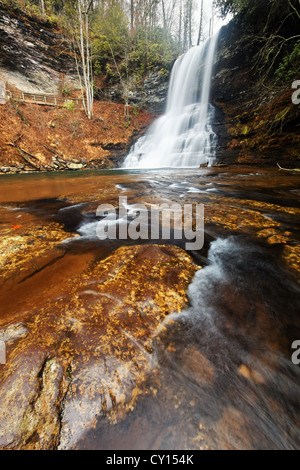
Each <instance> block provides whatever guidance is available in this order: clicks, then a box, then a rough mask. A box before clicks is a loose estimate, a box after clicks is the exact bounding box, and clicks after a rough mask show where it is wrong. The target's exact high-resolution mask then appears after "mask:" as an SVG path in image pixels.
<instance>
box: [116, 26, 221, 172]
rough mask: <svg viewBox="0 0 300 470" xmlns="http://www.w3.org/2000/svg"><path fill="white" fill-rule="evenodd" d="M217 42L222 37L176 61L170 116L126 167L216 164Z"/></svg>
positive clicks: (129, 157)
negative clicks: (213, 99) (213, 95)
mask: <svg viewBox="0 0 300 470" xmlns="http://www.w3.org/2000/svg"><path fill="white" fill-rule="evenodd" d="M217 41H218V34H216V35H215V36H214V37H213V38H212V39H210V40H208V41H207V42H206V43H205V44H204V45H202V46H197V47H194V48H192V49H190V50H189V51H188V52H187V53H186V54H185V55H183V56H181V57H180V58H179V59H178V60H177V61H176V63H175V65H174V67H173V70H172V74H171V79H170V85H169V92H168V102H167V109H166V113H165V114H164V115H163V116H162V117H161V118H159V119H158V120H157V121H156V122H154V124H153V125H152V126H151V128H150V129H149V130H148V131H147V133H146V135H145V136H143V137H141V138H140V139H139V140H138V141H137V142H136V144H135V145H134V146H133V147H132V149H131V150H130V152H129V154H128V155H127V157H126V159H125V162H124V164H123V167H124V168H168V167H172V168H174V167H180V168H185V167H191V168H193V167H194V168H199V167H200V165H201V164H204V163H208V164H212V163H213V162H214V157H215V148H216V143H217V142H216V135H215V134H214V132H213V130H212V122H213V118H214V108H213V106H212V105H211V104H209V94H210V85H211V75H212V67H213V63H214V56H215V50H216V44H217Z"/></svg>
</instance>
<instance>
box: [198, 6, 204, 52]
mask: <svg viewBox="0 0 300 470" xmlns="http://www.w3.org/2000/svg"><path fill="white" fill-rule="evenodd" d="M202 29H203V0H201V6H200V24H199V33H198V40H197V46H199V44H200V42H201V38H202Z"/></svg>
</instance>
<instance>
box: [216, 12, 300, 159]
mask: <svg viewBox="0 0 300 470" xmlns="http://www.w3.org/2000/svg"><path fill="white" fill-rule="evenodd" d="M251 34H252V35H253V33H251V31H250V32H249V31H247V30H246V29H245V25H244V26H243V25H242V24H238V23H235V22H234V21H231V22H230V23H229V24H228V25H227V26H224V27H223V28H222V29H221V31H220V36H219V40H218V47H217V55H216V62H215V66H214V75H213V78H212V88H211V100H212V102H213V104H214V105H215V107H216V118H215V122H214V125H213V128H214V131H215V133H216V135H217V137H218V148H217V160H218V161H219V162H221V163H229V164H230V163H240V164H256V165H272V166H276V165H277V163H280V164H281V165H282V166H286V167H288V168H295V167H298V155H299V149H300V139H299V132H298V131H297V126H298V122H299V106H298V107H297V106H295V105H293V104H292V90H291V85H292V80H291V82H290V83H289V82H287V83H286V88H284V87H281V88H280V87H278V85H277V86H276V85H275V83H274V77H273V78H272V76H270V77H269V79H268V86H265V85H262V75H261V74H259V71H258V66H257V54H258V52H259V46H258V45H257V44H255V41H249V37H250V36H251ZM282 116H285V117H284V118H283V119H282V118H281V117H282ZM283 149H284V152H283V151H282V150H283Z"/></svg>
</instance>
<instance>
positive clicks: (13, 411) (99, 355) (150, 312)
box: [0, 245, 199, 450]
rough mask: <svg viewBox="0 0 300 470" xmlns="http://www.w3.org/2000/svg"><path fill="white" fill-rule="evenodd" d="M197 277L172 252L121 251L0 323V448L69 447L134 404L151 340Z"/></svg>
mask: <svg viewBox="0 0 300 470" xmlns="http://www.w3.org/2000/svg"><path fill="white" fill-rule="evenodd" d="M197 269H199V268H198V267H197V266H196V265H195V264H194V262H193V260H192V259H191V258H190V256H189V255H187V254H186V253H185V252H184V251H183V250H181V249H179V248H177V247H173V246H158V245H144V246H134V247H121V248H119V249H118V250H116V251H115V252H114V253H113V254H112V255H111V256H109V257H108V258H107V259H104V260H101V261H98V262H94V263H93V264H92V265H91V266H89V267H88V268H87V269H86V270H84V271H83V272H82V273H81V274H80V275H77V276H75V277H73V278H71V279H69V280H68V281H66V282H67V289H66V292H68V295H67V296H64V297H63V298H58V299H56V300H55V301H53V300H51V301H50V299H49V301H48V303H47V302H46V303H45V304H44V305H43V306H42V308H41V307H39V308H38V307H37V308H36V310H34V311H33V312H31V315H30V316H28V320H24V321H22V322H19V323H15V322H12V323H9V322H8V323H6V324H3V325H1V323H0V339H2V340H3V341H5V344H6V349H7V362H6V364H5V365H4V366H0V415H1V417H0V448H1V449H37V450H38V449H70V448H74V447H75V446H76V442H78V440H79V439H81V438H82V437H83V436H84V435H85V433H87V432H88V431H89V430H90V429H92V428H93V427H94V426H95V424H96V421H97V420H99V418H101V416H102V415H103V416H107V415H108V414H109V413H112V414H113V413H116V412H117V411H116V407H117V406H118V405H121V404H126V403H131V404H132V406H134V403H135V400H136V397H137V396H138V395H139V393H141V391H140V386H141V385H142V384H143V383H144V382H145V379H146V378H147V377H148V376H149V373H151V371H153V369H154V368H155V361H154V359H153V354H152V338H153V336H154V335H155V332H156V331H157V329H158V327H159V325H160V324H161V322H162V321H163V319H164V318H165V317H166V316H167V315H168V314H169V313H172V312H180V311H181V310H182V309H183V308H184V307H185V306H186V304H187V297H186V290H187V287H188V285H189V283H190V282H191V280H192V278H193V276H194V274H195V272H196V271H197Z"/></svg>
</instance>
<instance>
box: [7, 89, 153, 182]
mask: <svg viewBox="0 0 300 470" xmlns="http://www.w3.org/2000/svg"><path fill="white" fill-rule="evenodd" d="M70 99H71V98H70ZM129 112H130V116H129V118H125V116H124V105H122V104H116V103H109V102H95V104H94V117H93V118H92V119H91V120H89V119H87V116H86V115H85V113H84V111H83V110H78V109H64V108H53V107H50V106H39V105H31V104H24V103H20V102H9V103H8V104H7V105H2V106H0V175H1V173H16V172H17V173H18V172H38V171H63V170H78V169H93V168H113V167H114V166H116V165H117V162H118V159H119V158H120V156H121V155H125V154H126V151H127V149H128V148H129V146H130V145H131V142H132V139H133V137H137V136H138V135H139V134H140V133H141V132H143V131H144V130H145V128H146V127H147V126H148V125H149V124H150V123H151V122H152V120H153V116H151V115H150V114H148V113H147V112H145V111H141V110H138V109H136V108H132V107H131V108H130V110H129Z"/></svg>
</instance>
